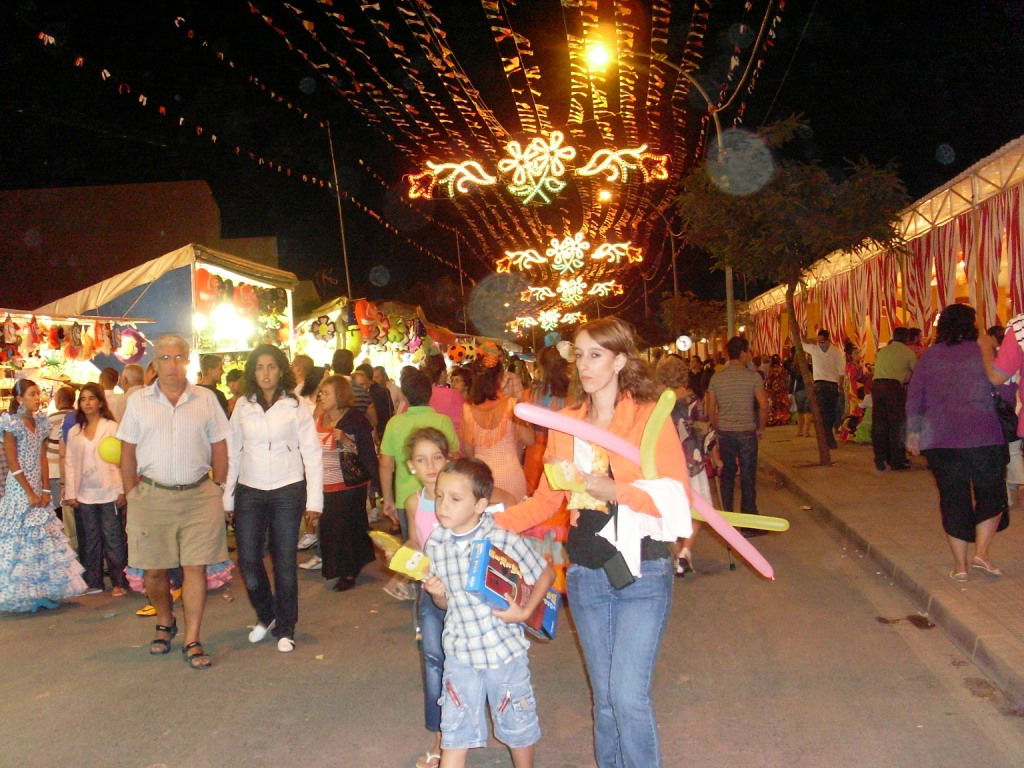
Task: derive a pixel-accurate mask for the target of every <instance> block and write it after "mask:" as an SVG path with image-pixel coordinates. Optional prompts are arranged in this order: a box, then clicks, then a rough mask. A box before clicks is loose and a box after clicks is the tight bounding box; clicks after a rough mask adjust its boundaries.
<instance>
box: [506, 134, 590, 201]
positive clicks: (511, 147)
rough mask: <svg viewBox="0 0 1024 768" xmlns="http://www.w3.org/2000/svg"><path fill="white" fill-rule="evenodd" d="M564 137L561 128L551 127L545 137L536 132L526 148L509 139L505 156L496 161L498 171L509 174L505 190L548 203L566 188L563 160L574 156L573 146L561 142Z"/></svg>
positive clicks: (525, 198)
mask: <svg viewBox="0 0 1024 768" xmlns="http://www.w3.org/2000/svg"><path fill="white" fill-rule="evenodd" d="M564 141H565V134H563V133H562V132H561V131H552V132H551V134H550V136H549V137H548V140H547V141H545V140H544V139H543V138H542V137H540V136H535V137H534V138H532V139H531V140H530V143H529V144H527V145H526V148H525V149H524V148H523V146H522V145H521V144H520V143H519V142H518V141H516V140H514V139H513V140H512V141H510V142H509V143H508V144H507V145H506V147H505V150H506V151H507V152H508V157H505V158H502V159H501V160H499V161H498V171H499V172H501V173H504V174H511V175H512V181H511V183H510V184H508V185H507V188H508V191H509V192H511V193H512V194H513V195H515V196H516V197H518V198H520V199H521V200H522V201H523V202H524V203H526V204H529V203H534V202H538V203H550V202H551V200H552V198H553V197H554V195H557V194H558V193H559V192H561V191H562V190H563V189H565V182H564V181H563V180H562V177H563V176H565V170H566V169H565V164H566V163H567V162H569V161H571V160H572V159H573V158H574V157H576V149H575V147H570V146H568V145H566V146H563V145H562V142H564Z"/></svg>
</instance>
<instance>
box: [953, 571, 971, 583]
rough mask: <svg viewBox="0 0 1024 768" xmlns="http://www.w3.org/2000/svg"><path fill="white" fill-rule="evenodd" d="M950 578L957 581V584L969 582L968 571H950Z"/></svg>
mask: <svg viewBox="0 0 1024 768" xmlns="http://www.w3.org/2000/svg"><path fill="white" fill-rule="evenodd" d="M949 578H951V579H952V580H953V581H955V582H956V583H957V584H966V583H967V571H950V572H949Z"/></svg>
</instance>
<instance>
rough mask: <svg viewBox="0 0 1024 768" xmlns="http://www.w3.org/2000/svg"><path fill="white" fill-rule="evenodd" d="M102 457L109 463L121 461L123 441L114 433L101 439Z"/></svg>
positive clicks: (100, 450) (100, 452)
mask: <svg viewBox="0 0 1024 768" xmlns="http://www.w3.org/2000/svg"><path fill="white" fill-rule="evenodd" d="M99 454H100V458H101V459H103V460H104V461H105V462H107V463H108V464H120V463H121V441H120V440H118V439H117V438H116V437H114V436H112V435H108V436H107V437H104V438H103V439H102V440H100V447H99Z"/></svg>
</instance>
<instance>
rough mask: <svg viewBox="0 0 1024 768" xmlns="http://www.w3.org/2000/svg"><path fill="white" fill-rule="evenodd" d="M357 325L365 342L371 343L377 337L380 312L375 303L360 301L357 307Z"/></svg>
mask: <svg viewBox="0 0 1024 768" xmlns="http://www.w3.org/2000/svg"><path fill="white" fill-rule="evenodd" d="M355 313H356V324H357V325H358V326H359V330H360V332H361V333H362V334H363V341H369V340H370V339H373V338H376V336H377V316H378V315H380V312H379V311H378V310H377V307H376V306H374V304H373V302H371V301H367V300H366V299H360V300H359V301H357V302H356V305H355Z"/></svg>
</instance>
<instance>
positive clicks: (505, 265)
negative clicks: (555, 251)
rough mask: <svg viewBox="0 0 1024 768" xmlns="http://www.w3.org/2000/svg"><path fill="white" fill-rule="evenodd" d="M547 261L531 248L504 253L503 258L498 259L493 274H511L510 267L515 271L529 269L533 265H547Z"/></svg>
mask: <svg viewBox="0 0 1024 768" xmlns="http://www.w3.org/2000/svg"><path fill="white" fill-rule="evenodd" d="M547 263H548V260H547V259H545V258H544V257H543V256H541V255H540V254H539V253H537V251H535V250H534V249H533V248H529V249H527V250H525V251H505V258H503V259H498V261H497V263H496V265H495V268H494V271H495V272H511V271H512V267H515V268H516V269H529V268H530V267H532V266H534V265H535V264H547Z"/></svg>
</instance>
